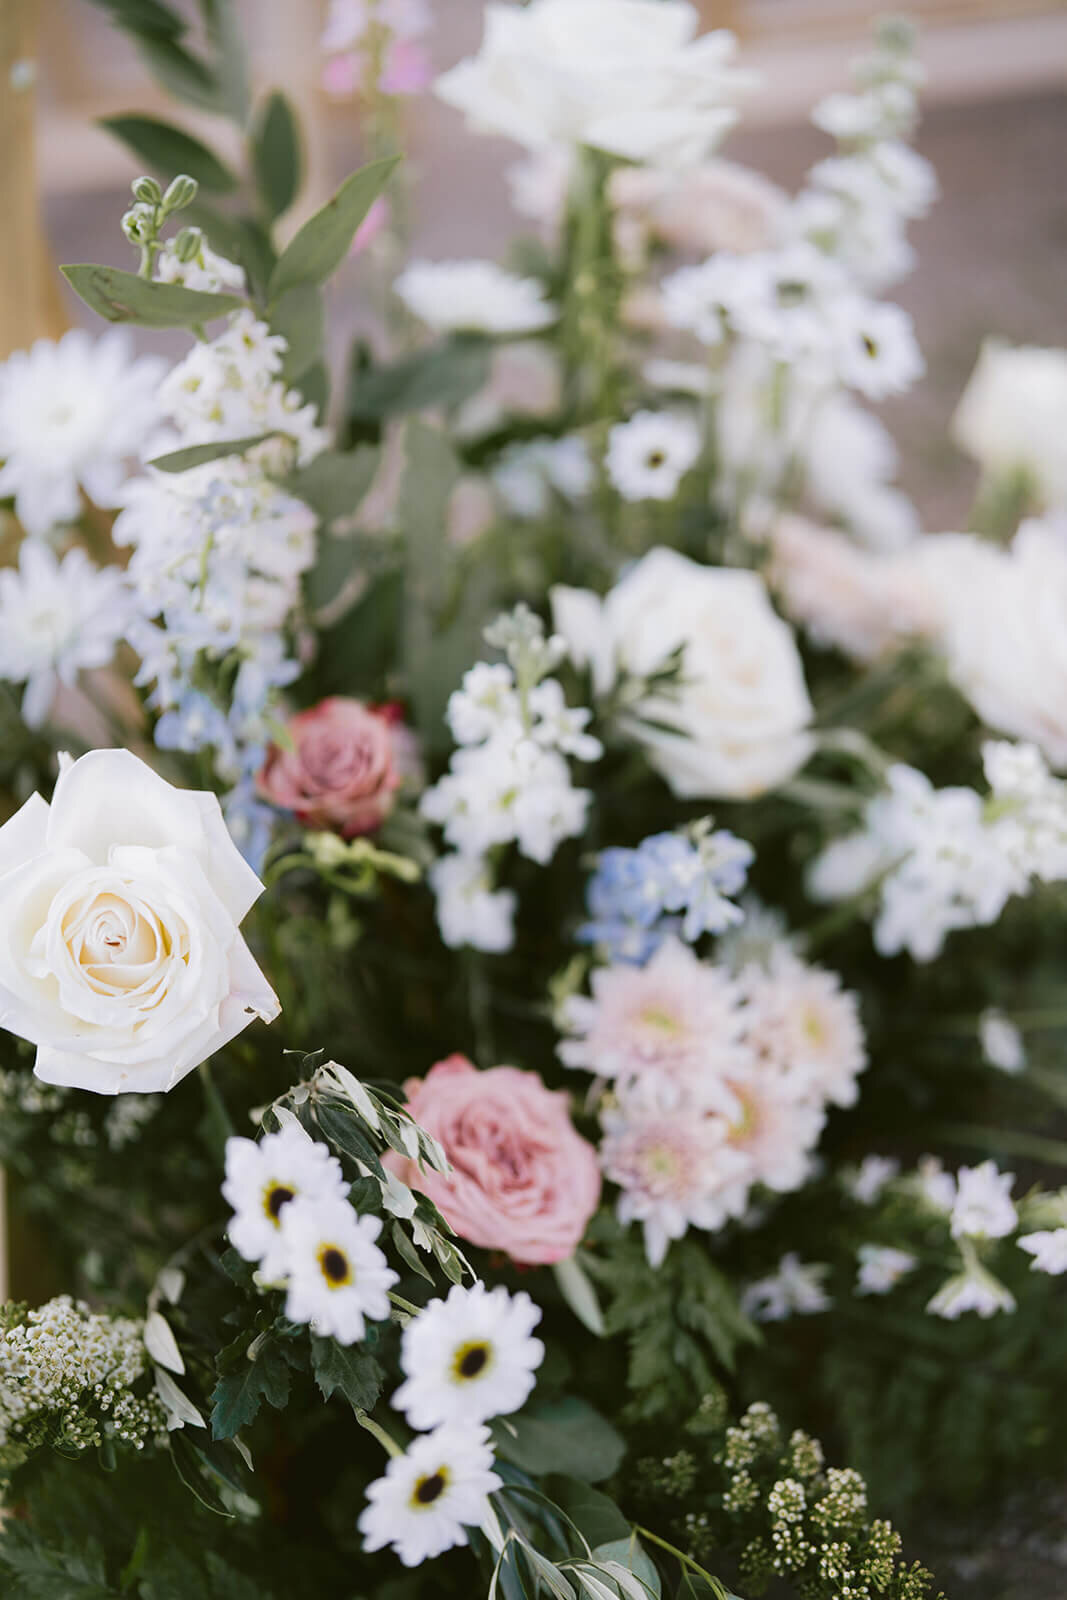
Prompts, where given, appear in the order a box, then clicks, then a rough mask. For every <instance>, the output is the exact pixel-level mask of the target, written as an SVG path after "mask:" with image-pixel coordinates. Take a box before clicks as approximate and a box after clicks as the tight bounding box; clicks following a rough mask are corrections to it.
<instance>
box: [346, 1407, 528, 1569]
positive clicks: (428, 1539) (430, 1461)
mask: <svg viewBox="0 0 1067 1600" xmlns="http://www.w3.org/2000/svg"><path fill="white" fill-rule="evenodd" d="M500 1486H501V1484H500V1479H499V1478H498V1477H497V1475H496V1473H495V1472H494V1471H493V1450H492V1446H491V1444H490V1442H489V1431H488V1429H487V1428H484V1427H477V1428H471V1427H465V1426H462V1425H456V1424H451V1425H450V1424H446V1425H445V1426H444V1427H441V1428H436V1429H435V1430H434V1432H433V1433H426V1434H423V1435H422V1436H421V1437H419V1438H417V1439H413V1440H412V1441H411V1443H410V1444H409V1445H408V1448H407V1450H406V1451H405V1452H404V1454H403V1455H402V1456H393V1457H392V1458H391V1460H390V1461H389V1464H388V1466H387V1467H386V1469H385V1476H384V1477H382V1478H377V1479H376V1480H375V1481H374V1483H372V1484H371V1485H370V1487H369V1489H368V1490H367V1505H366V1506H365V1508H364V1510H363V1511H362V1512H361V1513H360V1518H359V1531H360V1532H361V1533H362V1535H363V1548H364V1549H365V1550H381V1549H383V1548H384V1547H385V1546H386V1545H390V1546H391V1547H392V1549H393V1550H395V1551H396V1554H397V1555H398V1556H399V1557H400V1560H401V1561H402V1562H403V1564H404V1566H405V1567H417V1566H419V1565H421V1563H422V1562H423V1561H429V1560H432V1559H433V1557H434V1556H439V1555H442V1554H443V1553H444V1552H445V1551H446V1550H451V1549H452V1547H453V1546H454V1545H465V1544H466V1543H467V1529H468V1528H476V1527H480V1526H481V1524H482V1522H483V1521H484V1520H485V1518H486V1517H487V1516H488V1514H489V1510H490V1506H489V1496H490V1495H491V1494H492V1493H493V1491H494V1490H496V1489H499V1488H500Z"/></svg>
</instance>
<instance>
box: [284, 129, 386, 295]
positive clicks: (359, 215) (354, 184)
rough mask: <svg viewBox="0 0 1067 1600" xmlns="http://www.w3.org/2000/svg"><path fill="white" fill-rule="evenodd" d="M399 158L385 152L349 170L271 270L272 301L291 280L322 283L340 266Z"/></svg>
mask: <svg viewBox="0 0 1067 1600" xmlns="http://www.w3.org/2000/svg"><path fill="white" fill-rule="evenodd" d="M399 159H400V158H399V157H398V156H387V157H386V158H385V159H384V160H382V161H374V162H372V163H371V165H370V166H367V167H361V168H360V169H359V171H358V172H353V173H352V175H351V177H348V178H346V179H345V181H344V183H343V184H342V185H341V187H340V188H339V189H338V191H337V193H336V194H335V195H334V197H333V199H332V200H329V201H327V203H326V204H325V205H324V206H323V207H322V209H321V211H316V213H315V215H314V216H313V217H309V218H308V220H307V222H305V223H304V226H303V227H302V228H301V229H300V231H299V233H298V234H297V235H296V237H295V238H294V239H292V240H291V241H290V243H289V244H288V245H287V247H286V248H285V250H283V252H282V254H281V256H280V258H279V260H278V265H277V266H276V267H275V269H274V271H273V272H272V273H271V279H270V290H269V292H270V297H271V300H272V301H273V300H276V299H277V298H278V296H279V295H281V294H284V292H285V290H286V289H291V288H292V287H293V285H294V284H297V283H324V282H325V281H326V279H327V278H328V277H329V276H330V274H331V273H332V272H333V271H335V269H336V268H337V267H339V266H340V264H341V262H342V261H343V260H344V258H345V256H346V255H347V254H348V251H349V248H350V246H351V244H352V240H353V238H354V236H355V233H356V229H357V228H358V227H359V225H360V223H361V222H362V221H363V219H364V217H365V216H366V215H367V212H368V211H369V210H370V208H371V206H372V205H373V204H374V202H375V200H377V198H378V196H379V195H380V194H381V192H382V190H383V189H384V188H385V185H386V184H387V183H388V181H389V178H390V175H391V174H392V172H393V169H394V168H395V166H396V164H397V162H398V160H399Z"/></svg>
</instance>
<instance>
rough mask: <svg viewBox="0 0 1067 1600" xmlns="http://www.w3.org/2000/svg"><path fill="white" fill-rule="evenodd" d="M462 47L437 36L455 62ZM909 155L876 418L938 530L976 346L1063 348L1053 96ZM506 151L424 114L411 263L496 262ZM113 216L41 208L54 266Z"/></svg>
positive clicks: (949, 503) (339, 301) (934, 119)
mask: <svg viewBox="0 0 1067 1600" xmlns="http://www.w3.org/2000/svg"><path fill="white" fill-rule="evenodd" d="M467 42H468V41H467V40H465V39H460V38H458V37H456V38H454V39H453V38H451V37H450V39H449V43H450V45H453V46H454V47H455V49H456V53H457V54H458V53H460V52H461V49H462V47H463V46H464V45H465V44H466V43H467ZM145 98H146V97H145V96H142V97H140V99H139V102H138V104H139V106H140V105H143V104H144V103H145ZM918 144H919V149H920V150H921V151H922V152H923V154H924V155H926V156H927V157H928V158H929V159H930V160H931V161H932V162H933V164H934V166H935V168H936V169H937V172H938V176H939V179H940V182H941V188H942V196H941V199H940V200H939V201H938V203H937V205H936V206H935V208H934V210H933V211H932V213H931V215H930V216H929V217H928V218H927V219H926V220H924V221H922V222H920V223H917V224H915V225H914V228H913V232H912V238H913V240H914V243H915V245H916V248H917V250H918V252H919V265H918V267H917V269H916V270H915V272H914V273H913V274H912V275H911V277H909V278H908V279H906V280H905V281H904V283H903V284H901V285H899V286H898V287H897V288H896V289H895V290H894V291H893V297H894V298H896V299H898V300H899V301H900V302H901V303H902V304H903V305H904V306H906V307H907V309H908V310H909V311H910V312H911V313H912V315H913V316H914V318H915V321H916V325H917V328H918V333H919V339H920V343H921V345H922V348H923V351H924V353H925V356H926V361H927V368H928V370H927V374H926V377H925V378H924V379H923V381H922V382H921V383H920V384H918V385H917V386H916V388H915V389H914V390H912V392H911V393H910V394H908V395H906V396H904V397H903V398H901V399H898V400H895V401H893V402H892V403H891V404H889V405H887V406H885V407H884V408H883V414H884V416H885V418H886V420H887V422H888V423H889V426H890V428H891V429H892V431H893V432H894V434H895V435H896V438H897V440H898V442H899V445H900V453H901V481H902V484H903V486H904V487H905V488H906V489H907V490H908V491H909V492H910V493H911V494H912V495H913V496H914V498H915V500H916V502H917V504H918V506H919V510H920V514H921V516H922V521H923V525H924V527H925V528H926V529H927V530H928V531H931V532H938V531H943V530H947V529H950V528H953V527H958V526H960V525H961V521H962V518H963V517H964V514H965V512H966V510H967V507H968V505H969V504H970V499H971V496H972V493H973V489H974V482H975V475H974V470H973V468H972V467H971V465H970V463H969V462H967V461H966V460H965V459H964V458H963V457H961V456H960V455H959V453H958V452H957V451H956V450H955V449H954V448H953V446H952V445H951V443H950V441H949V439H948V433H947V427H948V421H949V418H950V416H951V414H952V410H953V407H954V405H955V402H956V400H957V398H958V396H959V394H960V391H961V389H962V387H963V384H964V383H965V381H966V378H967V375H968V373H969V372H970V369H971V366H972V365H973V362H974V358H975V355H976V353H977V350H978V346H979V344H980V342H981V339H982V337H983V335H984V334H986V333H994V334H997V335H998V336H1000V337H1002V338H1005V339H1008V340H1010V341H1014V342H1019V343H1023V342H1031V343H1039V344H1060V345H1067V176H1065V172H1067V168H1065V163H1064V154H1065V152H1067V94H1056V93H1045V94H1040V95H1028V96H1026V97H1020V98H1012V99H992V100H988V101H984V102H981V103H974V104H942V105H938V106H934V107H932V108H931V109H930V110H929V111H928V112H927V114H926V116H925V118H924V121H923V126H922V129H921V132H920V137H919V141H918ZM828 149H829V141H828V140H827V139H826V138H825V137H824V136H823V135H821V134H819V133H818V132H817V131H816V130H815V129H813V128H811V127H808V126H803V125H801V126H797V127H784V126H783V127H770V128H767V127H761V128H757V129H752V130H746V129H745V128H744V124H743V123H742V125H741V128H740V129H739V131H738V132H737V133H735V135H734V136H733V138H732V139H731V140H729V141H728V143H727V145H726V147H725V151H724V153H725V154H726V155H728V156H730V157H731V158H733V159H735V160H738V161H742V162H746V163H748V164H750V165H752V166H754V167H756V168H758V169H759V170H761V171H764V172H765V173H766V174H767V175H768V176H769V177H771V178H774V179H776V180H777V181H778V182H780V183H782V184H783V185H785V186H786V187H789V188H795V187H796V186H797V185H798V184H799V183H800V181H801V180H802V178H803V175H804V172H805V170H806V169H807V168H808V167H809V166H810V165H811V163H812V162H813V161H815V160H817V159H818V158H819V157H820V156H822V155H825V154H826V153H827V151H828ZM517 154H518V151H517V148H516V147H515V146H513V145H510V144H508V143H506V142H503V141H499V140H495V139H472V138H470V137H468V136H467V135H466V134H465V133H464V132H463V131H462V128H461V126H460V119H459V118H458V117H457V116H456V115H455V114H454V113H452V112H451V111H449V110H448V109H447V108H446V107H444V106H439V105H437V104H435V103H433V102H432V101H430V102H427V103H426V104H425V106H424V108H423V109H421V110H420V115H419V117H418V119H417V121H416V124H415V127H414V131H413V137H412V140H411V152H410V161H411V163H412V165H413V167H414V169H415V170H416V171H417V173H418V179H419V184H418V193H417V198H416V202H415V203H416V209H417V212H418V228H417V232H416V237H415V241H414V248H415V249H416V251H417V252H418V253H420V254H425V255H430V256H461V255H462V256H472V255H485V254H500V253H502V251H503V250H504V248H505V246H506V244H507V242H508V240H509V239H510V238H511V237H512V236H513V234H514V233H515V231H516V228H517V225H518V224H519V223H520V222H521V219H516V218H515V217H514V215H513V213H512V212H511V210H510V207H509V204H508V198H507V185H506V181H505V178H504V171H505V168H506V167H507V165H508V164H509V162H510V161H511V160H513V159H514V158H515V156H516V155H517ZM330 156H331V165H332V166H335V167H336V170H337V175H338V177H340V176H341V175H342V174H343V172H344V171H345V170H347V168H348V167H350V166H351V165H354V164H356V162H357V161H358V160H359V151H358V118H357V113H356V112H355V110H351V111H350V112H349V111H347V110H346V111H344V112H341V113H338V112H334V113H333V114H332V115H331V118H330ZM124 205H125V196H124V194H123V193H122V192H121V191H119V190H115V191H105V192H103V193H95V194H91V195H86V196H81V195H78V196H72V195H66V196H62V197H57V198H55V199H54V200H52V201H50V202H49V203H48V204H47V206H46V224H47V228H48V232H49V236H50V239H51V242H52V246H53V250H54V254H55V257H56V259H57V260H59V261H93V260H97V261H112V262H116V263H123V264H128V262H129V252H128V250H127V249H126V247H125V241H124V240H123V239H122V238H121V235H120V234H119V232H118V218H119V216H120V215H121V212H122V210H123V208H124ZM360 299H361V290H360V273H359V269H358V265H357V266H353V267H350V268H349V269H347V270H346V273H345V274H343V275H342V278H341V281H340V283H339V285H338V287H337V289H335V291H334V294H333V306H332V312H333V325H334V330H335V336H336V337H337V338H338V339H341V338H344V337H345V336H346V335H347V333H348V332H349V331H350V330H351V328H352V327H353V326H354V325H355V324H356V323H358V322H361V321H363V320H364V318H363V317H362V316H361V310H362V307H361V305H360ZM74 314H77V313H76V312H75V313H74Z"/></svg>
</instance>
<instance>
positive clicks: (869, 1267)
mask: <svg viewBox="0 0 1067 1600" xmlns="http://www.w3.org/2000/svg"><path fill="white" fill-rule="evenodd" d="M859 1259H860V1270H859V1275H858V1277H857V1280H856V1293H857V1294H888V1293H889V1291H890V1289H892V1288H894V1287H895V1285H896V1284H898V1283H899V1282H900V1280H901V1278H903V1277H906V1276H907V1274H908V1273H909V1272H912V1271H913V1270H914V1269H915V1267H917V1266H918V1264H919V1263H918V1257H917V1256H913V1255H912V1254H911V1253H910V1251H908V1250H894V1249H893V1248H892V1246H891V1245H879V1244H861V1245H860V1248H859Z"/></svg>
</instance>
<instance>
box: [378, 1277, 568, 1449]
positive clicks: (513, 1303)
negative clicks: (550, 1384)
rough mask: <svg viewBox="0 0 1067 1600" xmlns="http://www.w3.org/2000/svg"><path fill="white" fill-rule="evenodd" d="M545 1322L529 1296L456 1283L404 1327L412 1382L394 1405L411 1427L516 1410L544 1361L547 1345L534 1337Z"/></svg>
mask: <svg viewBox="0 0 1067 1600" xmlns="http://www.w3.org/2000/svg"><path fill="white" fill-rule="evenodd" d="M540 1320H541V1308H540V1306H536V1305H534V1303H533V1301H532V1300H531V1299H530V1296H529V1295H528V1294H516V1295H509V1294H508V1292H507V1290H506V1289H503V1288H496V1289H493V1290H492V1291H490V1290H487V1289H486V1287H485V1285H484V1284H483V1283H476V1284H474V1286H473V1287H472V1288H470V1289H464V1288H461V1287H460V1285H459V1284H456V1285H455V1286H454V1287H453V1288H452V1289H450V1290H449V1294H448V1298H447V1300H431V1301H430V1303H429V1305H427V1306H426V1308H425V1310H424V1311H423V1312H422V1313H421V1315H419V1316H418V1317H416V1318H415V1320H414V1321H413V1322H410V1323H409V1324H408V1326H407V1327H406V1328H405V1330H404V1338H403V1343H402V1345H401V1352H400V1364H401V1366H402V1367H403V1369H404V1372H405V1374H406V1376H407V1382H406V1383H403V1384H401V1386H400V1388H399V1389H398V1390H397V1391H396V1393H395V1394H394V1396H393V1405H394V1406H396V1408H397V1410H398V1411H403V1412H404V1414H405V1416H406V1417H407V1419H408V1422H409V1423H410V1425H411V1426H412V1427H413V1428H435V1427H437V1425H438V1424H439V1423H442V1422H457V1423H458V1422H485V1421H487V1420H488V1419H489V1418H490V1417H499V1416H502V1415H503V1414H504V1413H505V1412H508V1411H518V1409H519V1408H520V1406H522V1405H523V1403H524V1402H525V1400H526V1397H527V1396H528V1395H529V1393H530V1391H531V1390H532V1388H533V1386H534V1382H535V1379H534V1372H535V1371H536V1369H537V1368H538V1367H539V1366H540V1365H541V1362H542V1360H543V1359H544V1354H545V1347H544V1345H543V1344H542V1343H541V1341H540V1339H532V1338H531V1337H530V1334H531V1332H532V1330H533V1329H534V1328H535V1327H536V1326H537V1324H538V1323H539V1322H540Z"/></svg>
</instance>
